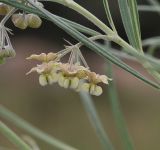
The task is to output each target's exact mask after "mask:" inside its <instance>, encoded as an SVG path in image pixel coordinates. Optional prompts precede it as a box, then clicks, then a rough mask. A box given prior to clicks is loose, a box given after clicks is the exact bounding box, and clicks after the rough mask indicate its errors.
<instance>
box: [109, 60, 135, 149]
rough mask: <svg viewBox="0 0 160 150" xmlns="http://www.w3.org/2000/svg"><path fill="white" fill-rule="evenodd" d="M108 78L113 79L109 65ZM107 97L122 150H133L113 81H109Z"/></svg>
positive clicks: (110, 65)
mask: <svg viewBox="0 0 160 150" xmlns="http://www.w3.org/2000/svg"><path fill="white" fill-rule="evenodd" d="M108 76H109V77H113V72H112V64H111V63H109V65H108ZM108 95H109V101H110V103H111V107H112V112H113V115H114V119H115V123H116V126H117V130H118V132H119V135H120V137H121V140H122V142H123V145H124V150H134V146H133V143H132V140H131V137H130V135H129V133H128V129H127V127H126V123H125V119H124V117H123V113H122V111H121V109H120V104H119V100H118V95H117V91H116V85H115V82H114V80H113V81H111V82H110V84H109V86H108Z"/></svg>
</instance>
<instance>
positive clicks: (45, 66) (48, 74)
mask: <svg viewBox="0 0 160 150" xmlns="http://www.w3.org/2000/svg"><path fill="white" fill-rule="evenodd" d="M58 69H59V63H56V62H53V61H50V62H49V63H46V62H45V63H42V64H41V65H37V66H36V67H33V68H32V69H31V70H30V71H29V72H28V73H27V75H28V74H30V73H32V72H37V73H38V74H40V76H39V83H40V85H42V86H45V85H47V84H52V83H56V82H57V81H58V74H57V72H56V71H57V70H58Z"/></svg>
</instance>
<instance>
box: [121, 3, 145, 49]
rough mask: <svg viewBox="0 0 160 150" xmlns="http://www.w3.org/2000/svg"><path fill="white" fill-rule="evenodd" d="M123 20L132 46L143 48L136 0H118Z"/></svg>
mask: <svg viewBox="0 0 160 150" xmlns="http://www.w3.org/2000/svg"><path fill="white" fill-rule="evenodd" d="M118 3H119V8H120V13H121V17H122V21H123V24H124V28H125V31H126V33H127V36H128V39H129V41H130V43H131V44H132V46H134V47H135V48H136V49H139V50H142V44H141V31H140V24H139V16H138V9H137V2H136V0H118Z"/></svg>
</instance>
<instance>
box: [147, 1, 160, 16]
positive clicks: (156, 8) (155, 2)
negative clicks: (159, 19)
mask: <svg viewBox="0 0 160 150" xmlns="http://www.w3.org/2000/svg"><path fill="white" fill-rule="evenodd" d="M147 1H148V2H149V3H150V4H151V5H153V6H154V7H155V8H154V9H155V10H157V13H158V14H159V15H160V12H159V8H158V7H160V2H159V1H158V0H147Z"/></svg>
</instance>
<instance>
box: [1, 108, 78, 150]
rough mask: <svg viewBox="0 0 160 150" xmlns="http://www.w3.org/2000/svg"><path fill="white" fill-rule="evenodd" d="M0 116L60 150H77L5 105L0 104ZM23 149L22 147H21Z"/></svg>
mask: <svg viewBox="0 0 160 150" xmlns="http://www.w3.org/2000/svg"><path fill="white" fill-rule="evenodd" d="M0 117H2V118H4V119H6V120H7V121H9V122H11V123H13V124H14V125H15V126H17V127H19V128H21V129H23V130H25V131H27V132H28V133H30V134H31V135H33V136H35V137H37V138H38V139H40V140H42V141H45V142H46V143H48V144H50V145H52V146H53V147H55V148H57V149H60V150H77V149H76V148H73V147H71V146H69V145H67V144H65V143H63V142H61V141H59V140H58V139H56V138H55V137H53V136H50V135H48V134H47V133H44V132H42V131H41V130H39V129H37V128H36V127H34V126H32V125H31V124H29V123H28V122H26V121H25V120H23V119H22V118H20V117H18V116H17V115H16V114H14V113H13V112H11V111H9V110H8V109H6V108H5V107H3V106H1V105H0ZM21 150H22V149H21Z"/></svg>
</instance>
